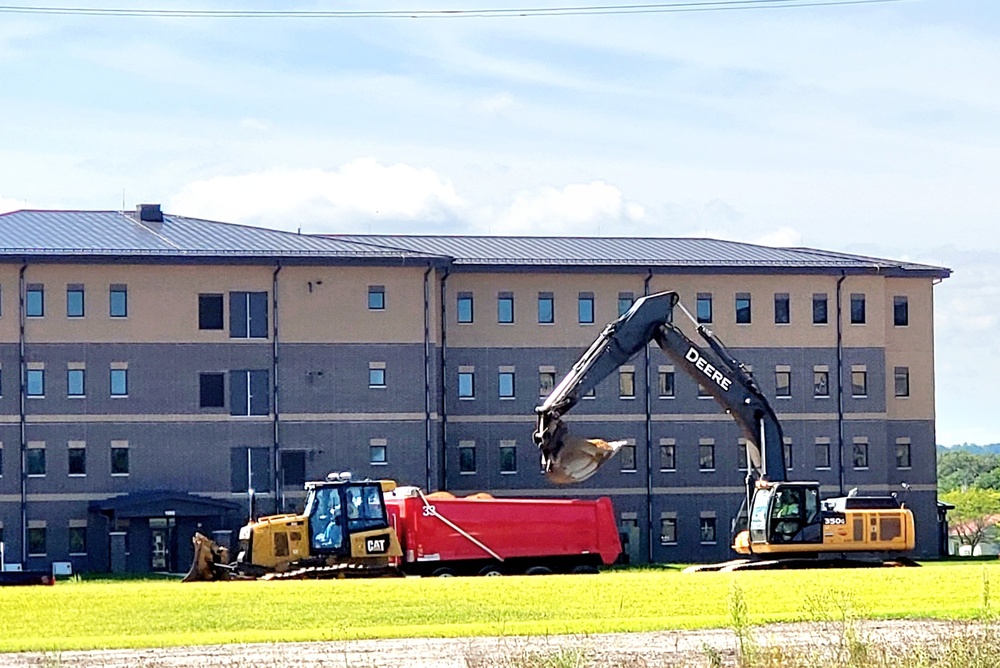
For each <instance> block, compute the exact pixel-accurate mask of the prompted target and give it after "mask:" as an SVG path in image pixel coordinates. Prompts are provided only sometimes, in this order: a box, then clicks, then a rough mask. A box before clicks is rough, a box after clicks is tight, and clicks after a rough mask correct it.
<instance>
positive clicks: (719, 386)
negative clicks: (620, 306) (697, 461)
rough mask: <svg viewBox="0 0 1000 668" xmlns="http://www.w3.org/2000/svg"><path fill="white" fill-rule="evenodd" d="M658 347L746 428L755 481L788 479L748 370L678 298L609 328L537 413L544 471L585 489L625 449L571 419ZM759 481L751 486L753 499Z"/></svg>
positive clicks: (643, 304) (772, 419)
mask: <svg viewBox="0 0 1000 668" xmlns="http://www.w3.org/2000/svg"><path fill="white" fill-rule="evenodd" d="M675 309H678V310H680V311H681V312H682V313H684V315H686V316H687V317H688V318H689V319H691V321H692V322H693V323H694V325H695V327H696V331H697V332H698V334H699V335H700V336H701V338H702V339H704V341H705V343H706V344H707V348H703V347H701V346H699V345H697V344H695V343H694V342H693V341H692V340H691V339H690V338H688V337H687V336H686V335H685V334H684V333H683V332H682V331H681V330H680V329H679V328H678V327H677V326H676V325H675V324H674V317H673V316H674V312H675ZM650 342H655V343H656V344H657V345H658V346H659V347H660V348H661V349H662V350H663V352H664V353H665V354H666V355H667V356H668V357H670V358H671V359H672V360H673V361H674V363H675V364H676V365H677V367H678V368H679V369H681V370H682V371H684V372H685V373H687V375H689V376H690V377H691V378H693V379H694V380H695V381H697V382H698V383H699V384H700V385H701V386H702V387H704V388H705V389H706V390H707V391H708V393H709V394H711V396H712V397H713V398H714V399H715V400H716V402H718V403H719V404H720V405H721V406H722V407H723V409H725V411H726V412H727V413H729V414H730V415H732V417H733V419H734V420H736V422H737V423H738V424H739V426H740V428H741V430H742V431H743V434H744V437H745V438H746V439H747V458H748V460H749V462H748V463H749V466H748V469H749V471H750V477H751V478H752V479H753V480H756V479H767V480H772V481H783V480H785V475H786V474H785V462H784V452H783V449H782V434H781V426H780V424H779V423H778V419H777V417H776V416H775V414H774V411H773V410H772V408H771V406H770V405H769V404H768V402H767V399H766V398H765V397H764V395H763V394H762V393H761V391H760V388H759V387H758V386H757V383H756V381H755V380H754V378H753V376H752V375H751V374H750V373H749V371H747V369H746V367H745V366H744V365H743V364H742V363H740V362H739V361H738V360H737V359H736V358H735V357H733V356H732V355H731V354H730V353H729V351H728V350H727V349H726V347H725V346H724V345H723V344H722V342H721V341H719V340H718V339H717V338H716V337H715V335H714V334H712V332H711V331H710V330H708V329H707V328H705V327H704V326H703V325H700V324H698V323H697V322H696V321H695V319H694V318H692V317H691V314H690V313H688V312H687V310H686V309H684V307H683V306H682V305H681V304H680V300H679V297H678V295H677V293H676V292H660V293H657V294H653V295H648V296H645V297H642V298H640V299H639V300H637V301H636V303H635V304H634V305H633V306H632V308H631V309H629V311H628V312H627V313H625V314H624V315H623V316H622V317H620V318H619V319H618V320H616V321H614V322H612V323H610V324H608V325H607V326H606V327H605V328H604V330H603V331H602V332H601V334H600V335H599V336H598V337H597V339H595V340H594V342H593V343H592V344H591V345H590V347H589V348H588V349H587V351H586V352H585V353H584V354H583V356H582V357H581V358H580V359H579V360H578V361H577V362H576V364H574V365H573V368H572V369H571V370H570V372H569V373H568V374H566V376H565V377H564V378H563V379H562V380H561V381H560V382H559V384H558V385H557V386H556V387H555V388H554V389H553V390H552V392H551V393H550V394H549V396H548V397H546V399H545V401H544V402H543V403H542V404H541V405H540V406H538V407H537V408H535V414H536V425H535V431H534V434H533V440H534V441H535V444H536V445H537V446H538V448H539V450H540V451H541V456H542V468H543V469H544V470H545V473H546V476H547V477H548V479H549V480H550V481H552V482H554V483H557V484H570V483H577V482H582V481H584V480H586V479H587V478H589V477H590V476H592V475H593V474H594V473H596V472H597V470H598V469H599V468H600V466H601V465H602V464H603V463H604V462H606V461H607V460H608V459H610V458H611V457H612V456H613V455H614V454H615V453H616V452H617V451H618V450H619V449H620V448H621V446H622V444H623V442H622V441H617V442H615V441H612V442H608V441H604V440H601V439H586V438H581V437H578V436H575V435H573V434H571V433H570V432H569V430H568V428H567V426H566V424H565V423H564V422H563V419H562V418H563V416H564V415H565V414H566V413H567V412H568V411H569V410H570V409H572V408H573V406H575V405H576V403H577V402H578V401H579V400H580V398H581V397H582V396H583V395H585V394H586V393H587V392H589V391H590V390H591V389H593V388H594V387H596V386H597V384H598V383H600V382H601V381H602V380H604V378H606V377H607V376H608V375H610V374H611V373H613V372H614V371H615V370H616V369H618V368H619V367H620V366H622V365H623V364H625V363H627V362H628V361H629V360H630V359H632V358H633V357H634V356H635V355H637V354H638V353H639V352H641V351H642V350H643V349H644V348H645V347H646V346H647V345H649V343H650ZM753 480H748V483H747V488H748V495H749V494H752V486H753Z"/></svg>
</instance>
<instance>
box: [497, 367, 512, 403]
mask: <svg viewBox="0 0 1000 668" xmlns="http://www.w3.org/2000/svg"><path fill="white" fill-rule="evenodd" d="M497 385H498V387H497V394H498V395H499V396H500V398H501V399H513V398H514V372H513V371H500V373H499V375H498V376H497Z"/></svg>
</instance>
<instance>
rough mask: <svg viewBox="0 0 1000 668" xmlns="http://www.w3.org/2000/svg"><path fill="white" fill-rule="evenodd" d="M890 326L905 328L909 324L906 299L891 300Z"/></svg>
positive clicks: (908, 305)
mask: <svg viewBox="0 0 1000 668" xmlns="http://www.w3.org/2000/svg"><path fill="white" fill-rule="evenodd" d="M892 324H893V325H894V326H896V327H906V326H908V325H909V324H910V303H909V300H908V299H907V298H906V297H903V296H898V295H897V296H895V297H893V298H892Z"/></svg>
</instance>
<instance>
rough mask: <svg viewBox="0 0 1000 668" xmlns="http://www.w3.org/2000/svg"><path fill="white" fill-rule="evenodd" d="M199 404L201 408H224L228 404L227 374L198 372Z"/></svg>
mask: <svg viewBox="0 0 1000 668" xmlns="http://www.w3.org/2000/svg"><path fill="white" fill-rule="evenodd" d="M198 405H199V406H200V407H201V408H223V407H224V406H225V405H226V375H225V374H223V373H201V374H198Z"/></svg>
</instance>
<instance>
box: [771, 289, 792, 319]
mask: <svg viewBox="0 0 1000 668" xmlns="http://www.w3.org/2000/svg"><path fill="white" fill-rule="evenodd" d="M791 321H792V308H791V300H790V299H789V297H788V293H785V292H778V293H775V295H774V324H776V325H787V324H788V323H790V322H791Z"/></svg>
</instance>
